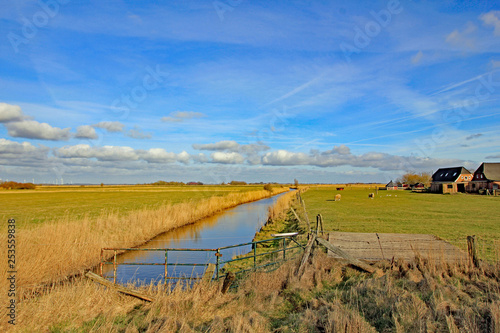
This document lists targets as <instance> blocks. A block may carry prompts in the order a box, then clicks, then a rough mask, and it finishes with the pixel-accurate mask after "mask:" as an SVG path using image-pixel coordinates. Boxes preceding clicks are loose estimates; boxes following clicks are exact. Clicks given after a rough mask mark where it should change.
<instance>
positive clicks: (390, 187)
mask: <svg viewBox="0 0 500 333" xmlns="http://www.w3.org/2000/svg"><path fill="white" fill-rule="evenodd" d="M385 188H386V189H387V190H397V189H398V185H397V184H396V183H394V182H393V181H392V180H391V181H390V182H388V183H387V185H385Z"/></svg>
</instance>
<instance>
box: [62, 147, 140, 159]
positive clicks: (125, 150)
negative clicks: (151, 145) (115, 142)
mask: <svg viewBox="0 0 500 333" xmlns="http://www.w3.org/2000/svg"><path fill="white" fill-rule="evenodd" d="M56 154H57V155H58V156H59V157H65V158H96V159H97V160H99V161H136V160H138V159H139V156H138V155H137V152H136V151H135V150H134V149H133V148H131V147H125V146H102V147H92V146H90V145H87V144H80V145H75V146H65V147H62V148H59V149H57V150H56Z"/></svg>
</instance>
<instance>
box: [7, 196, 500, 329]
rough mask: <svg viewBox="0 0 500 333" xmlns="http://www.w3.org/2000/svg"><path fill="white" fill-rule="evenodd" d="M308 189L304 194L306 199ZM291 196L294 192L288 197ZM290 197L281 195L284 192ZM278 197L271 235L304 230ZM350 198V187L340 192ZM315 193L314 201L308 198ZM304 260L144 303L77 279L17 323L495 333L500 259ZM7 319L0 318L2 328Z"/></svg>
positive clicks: (24, 310) (318, 256)
mask: <svg viewBox="0 0 500 333" xmlns="http://www.w3.org/2000/svg"><path fill="white" fill-rule="evenodd" d="M307 193H309V192H306V193H305V194H303V197H306V194H307ZM286 196H287V197H288V199H291V198H292V197H293V194H287V195H286ZM284 197H285V196H284ZM284 197H283V199H282V200H280V201H281V202H278V203H277V204H276V206H275V207H274V209H272V210H271V211H270V215H271V216H274V218H275V220H274V221H270V222H269V223H268V224H267V225H266V226H265V227H264V228H263V229H262V230H261V233H259V234H258V235H256V237H263V238H266V237H267V235H266V233H272V232H284V231H296V230H300V229H304V228H306V226H305V225H304V224H299V223H297V221H296V219H295V218H294V216H293V214H292V213H291V212H289V211H288V208H289V206H290V204H292V205H295V209H296V211H297V213H298V214H299V216H300V218H301V219H302V220H304V219H305V216H304V215H303V211H301V210H300V206H298V205H297V203H293V202H290V200H286V199H284ZM342 198H344V195H343V197H342ZM311 201H312V200H309V204H308V208H309V207H310V206H311V205H312V202H311ZM297 265H298V260H296V261H291V262H287V263H286V264H284V265H282V266H281V267H279V268H278V269H277V270H275V271H274V272H271V273H253V274H250V275H249V276H247V277H246V278H244V279H243V280H241V281H240V282H239V288H238V289H236V290H233V291H230V292H229V293H227V294H221V293H220V288H221V283H216V282H212V283H211V284H209V283H199V284H196V285H194V286H193V288H191V289H183V288H180V286H179V287H178V288H176V289H174V290H165V289H163V287H162V286H158V287H157V286H145V287H143V288H142V291H143V292H144V293H146V294H149V295H150V296H152V297H154V298H155V300H154V302H152V303H145V302H143V301H139V300H137V299H134V298H131V297H128V296H123V295H120V294H118V293H116V292H114V291H112V290H109V289H106V288H103V287H101V286H98V285H96V284H94V283H92V282H90V281H88V280H86V279H83V278H78V279H77V280H76V281H73V282H72V283H69V282H67V283H65V284H64V285H60V286H56V287H54V288H53V290H51V291H47V292H44V293H43V294H42V295H39V297H32V298H30V299H26V300H24V301H23V302H21V304H19V307H18V313H19V316H18V323H19V324H18V325H17V326H16V327H15V331H18V332H33V331H48V332H158V331H163V332H497V331H499V330H500V289H499V285H500V265H498V262H496V264H495V265H491V264H490V265H484V266H483V268H482V269H481V270H476V269H472V268H471V267H469V266H461V265H458V264H457V265H449V264H443V265H440V264H438V263H434V262H424V261H422V260H417V262H416V263H413V264H411V263H407V262H404V261H396V262H394V263H392V264H390V263H387V262H380V263H378V264H377V266H378V267H379V268H380V269H381V270H382V271H383V272H384V275H383V276H381V277H380V276H375V275H370V274H367V273H362V272H359V271H357V270H354V269H351V268H349V267H347V266H344V265H342V264H341V263H339V262H338V261H336V260H335V259H332V258H329V257H327V256H326V254H325V253H324V252H323V251H322V250H321V248H317V249H316V250H315V252H314V253H313V255H312V258H311V260H310V261H309V262H308V263H307V266H306V269H305V272H304V274H303V275H302V276H301V277H300V278H299V277H297V276H295V274H294V272H295V269H296V267H297ZM2 328H4V327H2V326H1V324H0V329H2Z"/></svg>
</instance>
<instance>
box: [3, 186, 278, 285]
mask: <svg viewBox="0 0 500 333" xmlns="http://www.w3.org/2000/svg"><path fill="white" fill-rule="evenodd" d="M286 190H288V188H285V187H275V188H274V189H273V190H272V192H270V191H267V190H264V189H263V186H181V187H171V186H165V187H160V186H112V187H107V186H104V187H102V188H101V187H99V186H97V187H48V188H45V187H41V188H39V189H37V190H35V191H12V190H9V191H5V192H2V193H1V199H2V215H1V216H0V217H1V218H2V221H1V223H0V225H1V226H3V227H4V229H5V230H6V229H7V227H6V225H7V219H8V218H12V217H13V218H15V219H16V249H17V256H16V259H17V261H18V265H19V267H20V269H19V270H18V272H17V283H18V286H20V287H26V288H36V287H37V286H39V285H40V284H44V283H52V282H57V281H60V280H62V279H65V278H67V277H68V276H72V275H75V274H79V273H81V272H83V271H84V270H85V269H88V268H90V267H93V266H95V265H97V264H98V263H99V260H100V249H101V248H103V247H134V246H138V245H140V244H143V243H145V242H147V241H149V240H151V239H152V238H153V237H155V236H157V235H159V234H161V233H163V232H165V231H168V230H170V229H173V228H177V227H180V226H184V225H186V224H190V223H194V222H196V221H198V220H200V219H202V218H205V217H208V216H211V215H213V214H216V213H218V212H221V211H223V210H225V209H228V208H231V207H234V206H237V205H239V204H242V203H246V202H251V201H255V200H259V199H262V198H265V197H269V196H271V195H272V194H277V193H280V192H283V191H286ZM0 242H1V243H3V244H7V233H4V234H0ZM6 248H7V247H3V248H0V254H1V255H4V257H6V255H7V254H6ZM5 276H7V266H3V267H2V268H1V269H0V278H1V277H5ZM3 288H5V285H0V291H3Z"/></svg>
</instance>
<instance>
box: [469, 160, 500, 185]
mask: <svg viewBox="0 0 500 333" xmlns="http://www.w3.org/2000/svg"><path fill="white" fill-rule="evenodd" d="M499 188H500V163H483V164H481V165H480V166H479V168H477V170H476V172H474V178H473V179H472V181H471V182H470V183H469V186H468V187H467V190H468V191H469V192H479V191H480V190H490V191H492V190H498V189H499Z"/></svg>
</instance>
